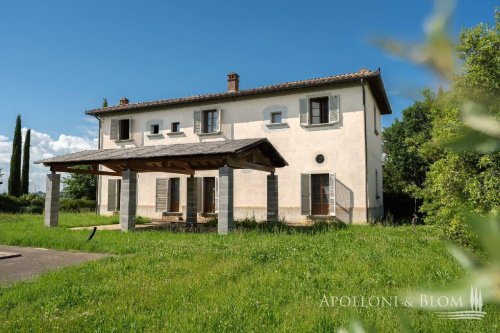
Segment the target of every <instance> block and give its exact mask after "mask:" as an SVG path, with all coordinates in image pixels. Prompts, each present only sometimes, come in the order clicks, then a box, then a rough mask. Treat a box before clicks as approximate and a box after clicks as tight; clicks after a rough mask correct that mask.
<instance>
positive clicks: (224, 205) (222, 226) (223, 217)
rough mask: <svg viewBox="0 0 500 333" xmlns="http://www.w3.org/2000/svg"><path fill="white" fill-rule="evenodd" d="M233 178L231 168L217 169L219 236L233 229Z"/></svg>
mask: <svg viewBox="0 0 500 333" xmlns="http://www.w3.org/2000/svg"><path fill="white" fill-rule="evenodd" d="M233 178H234V172H233V168H230V167H228V166H224V167H222V168H220V169H219V216H218V220H219V223H218V224H217V231H218V232H219V234H227V233H228V232H229V231H230V230H232V229H234V216H233V212H234V200H233V187H234V183H233Z"/></svg>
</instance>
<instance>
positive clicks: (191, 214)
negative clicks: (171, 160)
mask: <svg viewBox="0 0 500 333" xmlns="http://www.w3.org/2000/svg"><path fill="white" fill-rule="evenodd" d="M197 196H198V193H197V186H196V178H194V177H193V176H190V177H188V179H187V203H186V224H187V225H188V226H189V227H196V226H197V225H198V209H197V203H198V201H197Z"/></svg>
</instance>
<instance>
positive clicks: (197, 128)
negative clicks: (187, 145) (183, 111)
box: [193, 111, 201, 134]
mask: <svg viewBox="0 0 500 333" xmlns="http://www.w3.org/2000/svg"><path fill="white" fill-rule="evenodd" d="M193 119H194V125H193V131H194V133H195V134H200V133H201V111H194V113H193Z"/></svg>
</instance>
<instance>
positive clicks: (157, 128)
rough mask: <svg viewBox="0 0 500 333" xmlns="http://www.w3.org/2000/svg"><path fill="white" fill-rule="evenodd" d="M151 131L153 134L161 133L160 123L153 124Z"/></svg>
mask: <svg viewBox="0 0 500 333" xmlns="http://www.w3.org/2000/svg"><path fill="white" fill-rule="evenodd" d="M150 132H151V134H159V133H160V125H158V124H154V125H151V130H150Z"/></svg>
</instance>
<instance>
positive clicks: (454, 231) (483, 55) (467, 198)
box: [422, 12, 500, 243]
mask: <svg viewBox="0 0 500 333" xmlns="http://www.w3.org/2000/svg"><path fill="white" fill-rule="evenodd" d="M498 22H499V15H498V12H497V13H496V26H495V27H489V26H488V25H486V24H479V25H477V26H475V27H473V28H470V29H464V30H463V31H462V33H461V35H460V43H459V45H458V46H457V49H458V55H459V57H460V58H461V59H462V61H463V65H464V71H463V73H462V74H461V75H458V76H457V77H456V79H455V81H454V83H453V86H452V91H450V92H448V93H445V94H444V95H443V96H441V98H439V99H438V100H437V101H436V103H435V104H434V107H433V116H432V119H433V121H432V137H433V142H434V143H436V144H439V145H441V146H442V145H443V144H446V143H447V142H453V141H454V140H459V139H460V138H462V137H463V135H464V133H468V132H470V129H469V128H468V127H467V126H466V125H467V119H465V118H464V114H465V115H466V112H465V111H467V110H466V109H465V108H466V107H467V105H470V103H478V105H479V104H481V105H483V106H485V108H484V109H486V110H487V112H488V113H489V115H490V116H493V117H494V118H496V119H499V118H500V112H499V111H500V103H499V99H498V98H499V92H500V91H499V90H500V86H499V85H500V57H499V56H498V54H499V53H498V50H499V49H500V37H499V25H498ZM466 101H467V103H465V102H466ZM485 101H486V103H485ZM479 119H481V118H479ZM469 125H470V124H469ZM473 125H474V124H473ZM475 138H479V136H475ZM474 140H475V139H474V137H473V136H470V137H468V140H465V141H462V143H464V142H465V143H467V144H474V142H475V141H474ZM467 141H468V142H467ZM479 151H481V149H479ZM484 151H485V152H474V151H464V150H455V149H447V148H440V149H436V150H435V151H434V153H435V154H436V155H438V158H437V159H436V161H435V163H433V164H432V165H431V167H430V169H429V172H428V173H427V175H426V180H425V189H424V191H423V199H424V204H423V206H422V211H423V212H425V213H426V222H427V223H438V224H441V225H444V226H445V231H446V232H447V234H448V235H449V236H450V237H452V238H453V239H456V240H459V241H461V242H464V243H469V241H470V239H469V236H468V235H469V232H468V230H467V228H466V224H465V223H464V221H465V216H464V213H463V212H464V210H468V211H472V212H475V213H480V214H486V213H487V212H489V211H491V210H492V209H494V208H495V207H500V196H499V195H498V193H500V153H499V152H498V151H497V152H486V150H484ZM436 152H437V153H436Z"/></svg>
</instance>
